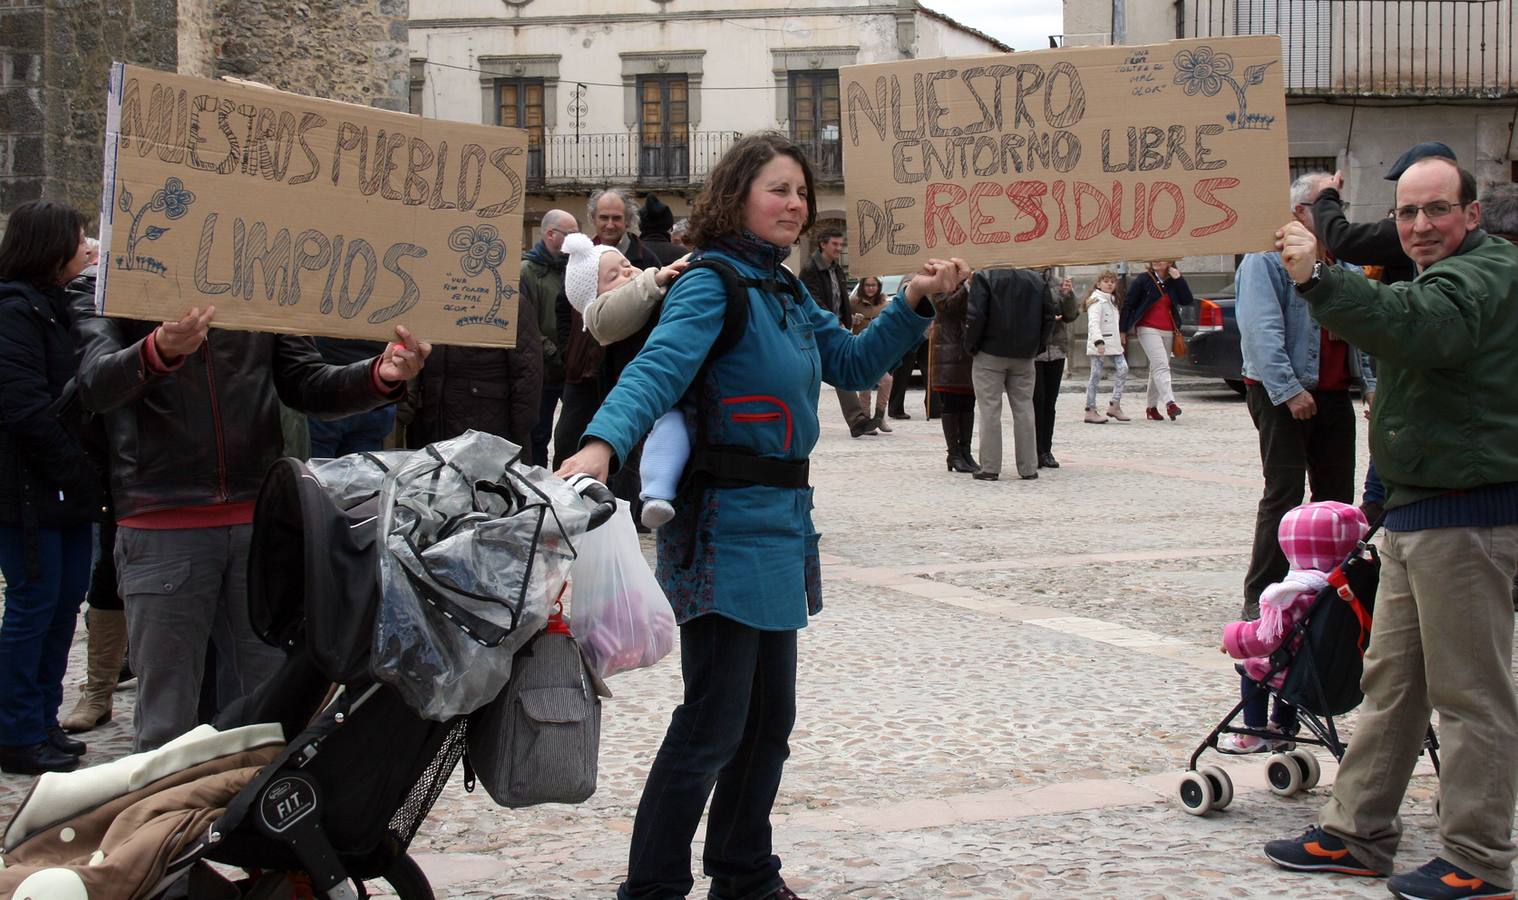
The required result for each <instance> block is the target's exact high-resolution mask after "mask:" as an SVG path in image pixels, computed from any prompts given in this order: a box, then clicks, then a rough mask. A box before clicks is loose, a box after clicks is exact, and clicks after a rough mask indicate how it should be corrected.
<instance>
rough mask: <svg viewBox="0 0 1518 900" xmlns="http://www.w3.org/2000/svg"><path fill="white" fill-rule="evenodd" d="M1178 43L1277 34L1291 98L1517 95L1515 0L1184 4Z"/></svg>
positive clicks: (1195, 0) (1198, 0) (1221, 0)
mask: <svg viewBox="0 0 1518 900" xmlns="http://www.w3.org/2000/svg"><path fill="white" fill-rule="evenodd" d="M1177 15H1178V16H1179V22H1178V25H1179V29H1178V30H1179V32H1180V34H1181V36H1183V37H1188V38H1193V37H1222V36H1226V35H1240V34H1279V35H1281V41H1282V45H1283V47H1282V49H1283V55H1284V57H1285V58H1284V59H1283V60H1282V64H1283V69H1284V74H1285V78H1286V91H1287V93H1288V94H1293V95H1299V96H1344V95H1353V96H1362V97H1422V98H1450V99H1455V98H1499V97H1512V96H1518V84H1515V81H1514V76H1515V74H1518V70H1515V67H1514V54H1513V44H1514V37H1515V34H1518V32H1515V28H1514V18H1513V0H1182V2H1181V3H1180V4H1178V9H1177Z"/></svg>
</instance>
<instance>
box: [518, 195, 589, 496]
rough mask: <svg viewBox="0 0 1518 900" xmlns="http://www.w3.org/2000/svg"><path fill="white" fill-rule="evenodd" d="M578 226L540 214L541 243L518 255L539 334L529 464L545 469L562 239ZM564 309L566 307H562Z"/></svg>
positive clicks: (558, 368)
mask: <svg viewBox="0 0 1518 900" xmlns="http://www.w3.org/2000/svg"><path fill="white" fill-rule="evenodd" d="M579 231H580V223H578V222H576V221H575V217H574V216H572V215H570V214H569V213H567V212H565V211H564V210H562V209H550V210H549V211H548V212H546V213H543V239H542V240H540V241H538V242H537V243H536V244H534V245H533V246H532V249H531V250H528V251H527V252H526V253H523V254H522V278H521V289H522V295H523V296H524V297H526V298H527V299H529V300H531V301H532V302H533V303H535V304H537V311H538V330H539V331H540V332H542V334H543V402H542V405H541V406H539V407H538V424H537V425H536V427H534V428H533V429H532V461H533V462H534V463H536V464H537V465H540V466H546V465H548V439H549V437H550V436H551V435H552V434H553V412H554V409H555V408H556V407H557V406H558V405H559V397H560V396H561V395H562V394H563V393H564V351H563V350H562V349H561V347H560V345H559V339H560V334H559V321H558V308H559V304H561V303H566V301H564V300H563V294H564V264H565V263H566V262H568V261H569V258H568V257H567V256H565V255H564V253H563V249H562V248H563V247H564V236H565V235H569V234H578V233H579ZM566 306H567V303H566Z"/></svg>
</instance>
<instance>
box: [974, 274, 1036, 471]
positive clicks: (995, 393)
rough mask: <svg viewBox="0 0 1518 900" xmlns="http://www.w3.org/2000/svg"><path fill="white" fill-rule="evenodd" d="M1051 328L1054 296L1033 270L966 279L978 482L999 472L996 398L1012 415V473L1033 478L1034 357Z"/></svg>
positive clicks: (999, 438) (998, 430)
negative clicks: (977, 419) (976, 408)
mask: <svg viewBox="0 0 1518 900" xmlns="http://www.w3.org/2000/svg"><path fill="white" fill-rule="evenodd" d="M1053 330H1054V298H1053V297H1052V296H1051V295H1050V293H1049V285H1048V284H1047V283H1046V282H1045V281H1044V276H1042V275H1040V274H1039V273H1038V272H1036V271H1034V270H1032V269H1015V268H1010V267H1009V268H998V269H981V270H980V271H978V272H976V273H975V274H974V275H973V276H971V278H970V303H969V308H968V311H967V312H966V314H965V349H966V350H967V351H969V353H971V354H972V355H973V356H974V359H973V361H972V362H971V363H970V377H971V380H972V383H973V384H974V386H975V402H976V404H977V405H978V406H979V407H980V410H979V411H980V425H981V427H980V471H979V472H976V473H975V475H974V477H975V479H976V480H978V481H995V480H997V478H998V477H1000V474H1001V396H1002V394H1003V393H1005V394H1006V395H1007V401H1008V405H1009V407H1010V408H1011V412H1012V438H1013V447H1014V458H1015V460H1016V463H1017V474H1018V475H1019V476H1020V477H1022V478H1023V479H1024V480H1032V479H1034V478H1037V477H1038V452H1037V446H1038V443H1037V439H1036V434H1035V431H1034V427H1033V425H1034V422H1033V386H1034V383H1035V381H1036V376H1035V374H1034V364H1033V357H1035V356H1037V355H1038V354H1039V353H1040V352H1041V351H1042V350H1043V349H1044V348H1045V347H1046V346H1048V343H1049V335H1050V333H1051V332H1052V331H1053Z"/></svg>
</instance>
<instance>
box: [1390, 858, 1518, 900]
mask: <svg viewBox="0 0 1518 900" xmlns="http://www.w3.org/2000/svg"><path fill="white" fill-rule="evenodd" d="M1386 889H1387V890H1389V891H1391V892H1392V894H1393V895H1394V896H1397V897H1403V898H1406V900H1513V889H1512V888H1510V887H1498V886H1496V885H1495V884H1489V883H1488V882H1486V881H1483V880H1482V879H1480V878H1477V877H1476V876H1475V875H1472V874H1470V873H1469V872H1466V871H1465V870H1464V869H1461V868H1460V867H1458V866H1454V865H1451V864H1450V863H1448V862H1445V861H1444V860H1442V859H1440V858H1439V857H1437V856H1436V857H1434V858H1433V859H1431V860H1429V861H1428V862H1426V863H1424V864H1423V865H1421V866H1419V867H1418V868H1416V869H1414V870H1413V871H1411V872H1404V873H1403V874H1401V875H1393V876H1392V877H1391V879H1390V880H1389V881H1387V882H1386Z"/></svg>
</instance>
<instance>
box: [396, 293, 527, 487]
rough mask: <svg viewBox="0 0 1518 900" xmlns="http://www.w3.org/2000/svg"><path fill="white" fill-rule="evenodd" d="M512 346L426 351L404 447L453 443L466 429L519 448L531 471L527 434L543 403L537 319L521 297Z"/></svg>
mask: <svg viewBox="0 0 1518 900" xmlns="http://www.w3.org/2000/svg"><path fill="white" fill-rule="evenodd" d="M517 300H518V306H517V345H516V346H515V347H513V348H512V349H510V350H505V349H502V348H499V347H453V346H443V345H439V346H436V347H433V348H432V355H431V356H429V357H428V358H427V368H426V369H424V370H423V371H422V373H421V375H420V376H418V377H417V379H416V383H415V387H414V389H413V393H412V400H413V402H414V403H415V405H416V414H415V417H414V418H412V420H411V427H410V429H409V430H408V431H407V443H409V444H410V445H411V446H413V447H422V446H425V445H427V444H431V443H433V442H435V441H446V440H448V439H450V438H455V437H458V436H459V435H461V434H463V433H464V432H465V431H467V430H469V429H471V428H472V429H474V430H475V431H484V432H488V433H490V434H493V435H496V436H498V437H503V438H505V439H506V440H508V441H511V442H512V443H513V444H516V445H517V446H519V447H521V448H522V458H523V460H524V461H525V462H528V463H531V464H533V465H543V466H546V465H547V464H548V461H547V460H542V459H533V458H531V457H532V430H533V428H534V427H536V426H537V424H538V414H539V410H540V409H541V408H542V397H543V340H542V337H541V335H539V333H538V313H537V310H536V309H534V308H533V305H532V301H531V300H529V299H528V298H527V297H526V296H525V295H521V294H519V295H518V297H517Z"/></svg>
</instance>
